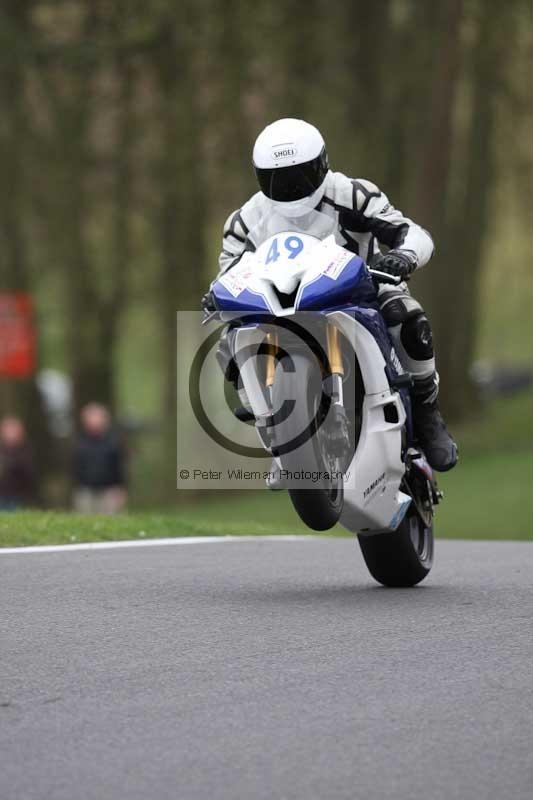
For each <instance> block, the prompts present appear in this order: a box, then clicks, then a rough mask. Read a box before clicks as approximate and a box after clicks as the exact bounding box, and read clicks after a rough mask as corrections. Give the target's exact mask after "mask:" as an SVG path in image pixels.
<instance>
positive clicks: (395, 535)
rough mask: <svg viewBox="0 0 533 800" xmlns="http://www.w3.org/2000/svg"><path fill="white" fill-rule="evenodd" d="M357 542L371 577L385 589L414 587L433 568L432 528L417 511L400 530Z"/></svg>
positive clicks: (411, 510) (414, 511) (405, 520)
mask: <svg viewBox="0 0 533 800" xmlns="http://www.w3.org/2000/svg"><path fill="white" fill-rule="evenodd" d="M358 539H359V545H360V547H361V551H362V553H363V558H364V560H365V563H366V565H367V567H368V569H369V571H370V574H371V575H372V577H373V578H375V579H376V580H377V581H378V583H382V584H383V585H384V586H415V584H417V583H420V581H423V580H424V578H425V577H426V575H427V574H428V572H429V571H430V569H431V567H432V565H433V524H432V522H429V521H428V522H427V523H426V522H423V521H422V519H421V517H420V516H419V514H418V513H417V511H416V509H414V508H411V509H410V510H409V512H408V513H407V514H406V516H405V518H404V520H403V522H402V523H401V524H400V525H399V527H398V528H397V530H395V531H392V532H391V533H380V534H377V535H375V536H365V535H364V534H359V536H358Z"/></svg>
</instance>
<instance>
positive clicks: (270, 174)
mask: <svg viewBox="0 0 533 800" xmlns="http://www.w3.org/2000/svg"><path fill="white" fill-rule="evenodd" d="M254 169H255V174H256V175H257V180H258V181H259V186H260V187H261V191H262V192H263V194H266V196H267V197H269V198H270V199H271V200H279V201H280V202H282V203H290V202H291V201H292V200H303V198H304V197H309V195H311V194H313V192H316V190H317V189H318V187H319V186H320V184H321V183H322V181H323V180H324V178H325V177H326V174H327V171H328V159H327V155H326V151H325V149H323V150H322V152H321V153H320V155H318V156H317V157H316V158H314V159H313V160H312V161H306V162H305V164H294V165H292V166H290V167H277V168H274V169H260V168H259V167H254Z"/></svg>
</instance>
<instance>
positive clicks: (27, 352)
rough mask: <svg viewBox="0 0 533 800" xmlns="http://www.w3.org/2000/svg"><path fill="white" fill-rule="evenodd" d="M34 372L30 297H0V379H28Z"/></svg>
mask: <svg viewBox="0 0 533 800" xmlns="http://www.w3.org/2000/svg"><path fill="white" fill-rule="evenodd" d="M34 370H35V329H34V325H33V305H32V301H31V297H30V296H29V295H27V294H21V293H19V292H12V293H11V292H10V293H7V292H4V293H0V377H1V378H27V377H28V376H29V375H31V374H32V373H33V371H34Z"/></svg>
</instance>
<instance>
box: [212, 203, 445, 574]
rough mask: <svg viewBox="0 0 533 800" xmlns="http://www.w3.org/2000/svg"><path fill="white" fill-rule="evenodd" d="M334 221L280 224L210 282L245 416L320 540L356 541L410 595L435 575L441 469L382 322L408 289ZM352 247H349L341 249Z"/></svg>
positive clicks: (377, 569)
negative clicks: (386, 293)
mask: <svg viewBox="0 0 533 800" xmlns="http://www.w3.org/2000/svg"><path fill="white" fill-rule="evenodd" d="M339 238H340V235H339V232H338V230H337V229H336V227H335V226H334V222H333V220H332V218H331V217H329V216H328V215H327V214H325V213H323V212H319V211H313V212H311V213H310V214H307V215H305V216H304V217H301V218H298V219H295V220H291V221H290V222H289V221H288V220H286V219H285V218H283V217H281V216H276V214H275V213H273V214H272V215H271V216H270V217H269V218H268V219H263V220H260V221H259V222H258V224H257V226H256V227H254V228H252V229H250V231H249V233H248V237H247V244H246V248H247V249H246V252H245V253H244V255H243V256H242V258H241V259H240V261H239V262H238V263H237V264H236V265H235V266H234V267H232V268H231V269H230V270H229V271H227V272H226V273H224V274H222V275H220V276H219V277H218V278H217V279H216V280H215V281H214V283H213V284H212V286H211V291H212V295H213V297H214V300H215V304H216V308H217V311H216V312H213V313H212V314H211V315H210V316H209V317H208V318H207V319H206V320H205V321H206V322H209V321H210V319H212V318H214V317H216V318H218V319H221V320H222V321H225V322H227V323H228V333H227V341H228V343H229V347H230V351H231V356H232V360H233V365H234V367H235V369H236V372H237V374H238V380H239V386H240V387H241V388H242V389H244V396H245V397H246V398H247V401H248V408H249V411H248V412H244V415H243V411H242V409H241V411H240V413H241V418H242V419H245V418H248V419H249V420H252V421H253V423H254V425H255V427H256V431H257V434H258V436H259V439H260V441H261V443H262V445H263V447H264V448H265V450H266V451H267V452H268V453H270V454H271V455H272V456H273V459H274V462H273V463H274V464H275V465H276V467H277V469H278V470H279V475H280V476H281V477H283V478H284V479H286V481H287V488H288V492H289V495H290V498H291V501H292V504H293V506H294V508H295V510H296V512H297V513H298V515H299V516H300V518H301V519H302V520H303V522H304V523H305V524H306V525H307V526H308V527H310V528H312V529H313V530H318V531H322V530H327V529H329V528H331V527H332V526H333V525H335V524H336V523H337V522H339V523H340V524H341V525H342V526H343V527H344V528H345V529H347V530H348V531H351V532H353V533H356V534H357V535H358V540H359V544H360V547H361V551H362V554H363V558H364V560H365V562H366V565H367V567H368V569H369V571H370V573H371V574H372V576H373V577H374V578H375V579H376V580H377V581H378V582H379V583H381V584H383V585H385V586H413V585H415V584H417V583H419V582H420V581H421V580H423V579H424V578H425V577H426V575H427V574H428V573H429V571H430V569H431V567H432V563H433V550H434V541H433V516H434V506H435V505H436V504H437V503H438V502H439V500H440V499H441V496H442V495H441V493H440V492H439V490H438V487H437V483H436V480H435V477H434V474H433V470H432V469H431V467H430V465H429V464H428V462H427V460H426V458H425V456H424V453H423V452H422V450H421V448H420V446H419V445H418V443H417V442H416V440H415V438H414V433H413V426H412V418H411V402H410V395H409V387H410V384H411V377H410V375H409V374H406V373H405V372H404V370H403V368H402V366H401V363H400V361H399V359H398V357H397V355H396V353H395V350H394V347H393V344H392V342H391V339H390V336H389V334H388V331H387V328H386V325H385V323H384V321H383V318H382V316H381V314H380V312H379V308H378V303H377V288H378V284H379V283H391V284H397V283H399V282H400V281H399V279H397V278H396V277H394V276H391V275H388V274H386V273H382V272H380V271H379V270H376V269H372V268H371V267H370V266H369V265H368V264H366V263H365V262H364V261H363V259H362V258H360V257H359V256H358V255H356V254H354V253H353V252H351V251H349V250H346V249H345V248H344V247H343V246H342V244H340V243H339V242H338V239H339ZM341 241H343V240H341Z"/></svg>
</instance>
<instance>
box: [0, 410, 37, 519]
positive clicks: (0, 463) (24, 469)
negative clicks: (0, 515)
mask: <svg viewBox="0 0 533 800" xmlns="http://www.w3.org/2000/svg"><path fill="white" fill-rule="evenodd" d="M35 495H36V475H35V463H34V458H33V451H32V448H31V446H30V443H29V442H28V437H27V435H26V429H25V428H24V424H23V423H22V421H21V420H20V419H19V418H18V417H14V416H8V417H4V418H3V419H2V421H1V422H0V511H15V510H17V509H20V508H24V507H25V506H28V505H31V504H32V503H33V502H34V501H35Z"/></svg>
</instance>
